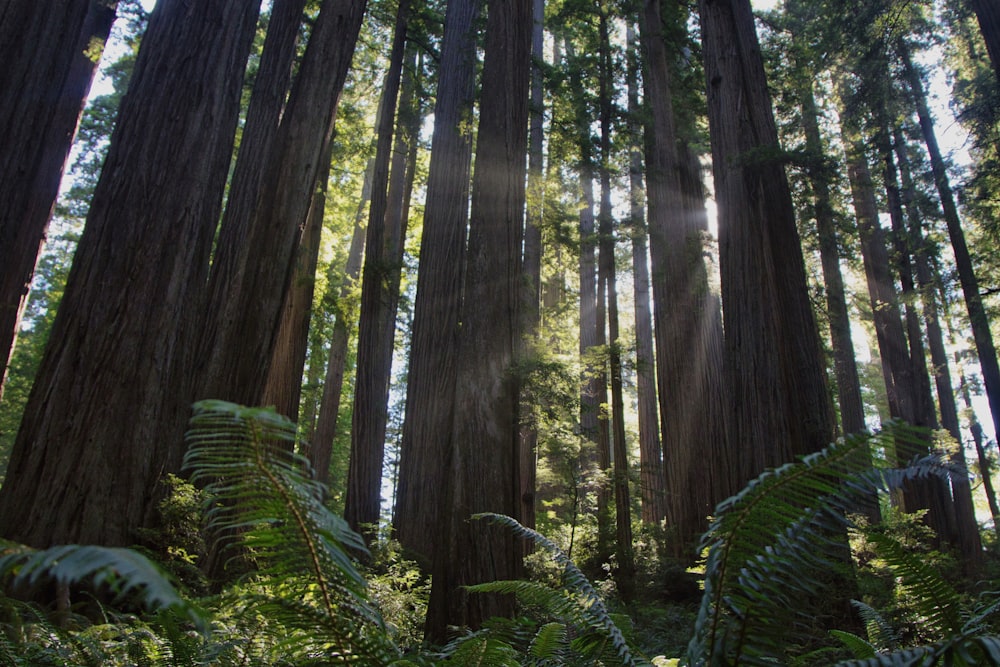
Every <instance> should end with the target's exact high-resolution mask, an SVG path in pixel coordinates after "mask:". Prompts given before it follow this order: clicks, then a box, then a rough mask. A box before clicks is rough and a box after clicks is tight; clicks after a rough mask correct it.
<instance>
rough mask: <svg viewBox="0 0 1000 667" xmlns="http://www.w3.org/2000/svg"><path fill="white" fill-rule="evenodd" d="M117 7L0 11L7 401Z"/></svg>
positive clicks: (88, 1) (51, 2)
mask: <svg viewBox="0 0 1000 667" xmlns="http://www.w3.org/2000/svg"><path fill="white" fill-rule="evenodd" d="M117 5H118V2H117V0H48V1H42V0H8V1H7V2H5V3H4V6H3V7H0V62H3V63H4V67H3V68H2V71H0V91H4V95H3V97H2V98H0V136H2V137H4V141H3V144H2V146H0V267H3V270H2V271H0V362H2V366H0V397H2V396H3V385H4V380H5V378H6V374H7V365H8V364H9V363H10V358H11V355H12V354H13V352H14V344H15V342H16V341H17V333H18V328H19V327H20V323H21V315H22V314H23V313H24V307H25V305H26V303H27V299H28V292H29V290H30V289H31V280H32V276H33V275H34V272H35V264H36V262H37V261H38V256H39V254H40V253H41V249H42V246H43V245H44V243H45V234H46V229H47V228H48V224H49V217H50V216H51V215H52V209H53V206H54V205H55V200H56V195H57V193H58V190H59V181H60V179H61V178H62V173H63V169H64V167H65V164H66V159H67V157H68V156H69V151H70V147H71V146H72V144H73V138H74V136H75V135H76V129H77V125H78V123H79V121H80V114H81V113H82V112H83V107H84V103H85V101H86V98H87V94H88V92H89V91H90V84H91V82H92V81H93V78H94V73H95V72H96V71H97V64H98V62H99V61H100V58H101V53H102V52H103V50H104V43H105V42H106V41H107V38H108V34H109V33H110V31H111V24H112V22H113V21H114V19H115V9H116V7H117Z"/></svg>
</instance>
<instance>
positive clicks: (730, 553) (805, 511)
mask: <svg viewBox="0 0 1000 667" xmlns="http://www.w3.org/2000/svg"><path fill="white" fill-rule="evenodd" d="M922 435H923V434H922V432H920V431H917V430H915V429H912V428H908V427H904V426H900V425H893V426H892V427H891V428H886V429H885V430H883V431H882V432H881V433H879V434H877V435H867V434H861V435H855V436H849V437H848V438H846V439H845V440H843V441H841V442H838V443H836V444H833V445H830V446H829V447H827V448H826V449H824V450H823V451H821V452H817V453H815V454H811V455H809V456H807V457H805V458H804V459H803V460H802V461H801V462H798V463H791V464H787V465H785V466H782V467H781V468H778V469H777V470H773V471H768V472H765V473H764V474H762V475H761V476H760V477H758V478H757V479H756V480H754V481H753V482H751V483H750V484H749V485H748V486H747V487H746V488H745V489H744V490H743V491H741V492H740V493H739V494H737V495H735V496H733V497H731V498H729V499H727V500H726V501H723V502H722V503H720V504H719V506H718V508H717V509H716V518H715V520H714V521H713V523H712V525H711V527H710V528H709V530H708V532H707V533H706V534H705V536H704V538H703V548H704V549H707V551H708V556H707V559H706V563H705V592H704V596H703V598H702V605H701V608H700V610H699V614H698V618H697V620H696V623H695V634H694V637H693V638H692V640H691V643H690V644H689V647H688V661H689V663H690V664H691V665H696V666H698V665H735V664H741V665H742V664H747V665H752V664H774V661H775V660H778V661H787V659H788V656H787V653H788V651H789V646H792V645H795V644H796V643H798V642H805V641H808V640H809V638H810V632H809V631H808V627H809V624H810V621H811V617H812V613H811V610H810V609H809V607H808V605H807V604H806V601H807V600H808V599H810V598H814V597H816V596H818V595H819V594H821V592H822V591H821V589H820V588H819V585H818V583H817V582H818V581H819V580H820V579H821V576H819V575H820V574H821V573H824V572H827V571H829V570H831V569H837V568H840V567H842V566H843V563H844V555H845V548H846V547H845V541H844V539H843V535H844V530H845V526H846V518H845V517H846V515H847V513H848V512H849V511H850V510H852V509H853V507H854V506H856V504H857V503H860V502H864V501H866V500H867V499H869V498H870V496H871V494H872V493H874V492H875V491H877V490H888V489H892V488H897V487H898V486H899V485H901V484H902V483H903V482H904V481H906V480H910V479H914V478H918V477H925V476H928V475H933V474H947V473H949V472H950V470H949V469H948V468H947V466H945V465H944V464H942V463H941V462H940V461H939V460H938V459H936V458H930V457H928V458H924V459H921V460H917V461H915V462H914V463H913V464H912V465H910V466H908V467H907V468H905V469H901V470H882V469H875V468H872V467H871V465H870V461H871V450H872V448H883V449H890V448H896V451H899V450H900V448H904V447H907V446H912V447H914V448H916V447H918V446H919V445H920V444H922V443H923V440H922Z"/></svg>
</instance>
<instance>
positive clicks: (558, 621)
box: [468, 513, 642, 667]
mask: <svg viewBox="0 0 1000 667" xmlns="http://www.w3.org/2000/svg"><path fill="white" fill-rule="evenodd" d="M473 519H477V520H487V521H490V522H492V523H497V524H500V525H502V526H505V527H506V528H508V529H509V530H511V531H513V532H514V534H515V535H517V536H518V537H521V538H525V539H529V540H531V541H532V542H534V544H535V545H536V546H538V547H541V548H542V549H544V550H545V551H546V552H547V553H548V554H549V556H550V557H551V558H552V559H553V560H554V561H555V562H556V563H557V564H558V565H559V566H560V567H561V568H562V577H561V585H560V586H559V587H558V588H555V587H552V586H549V585H546V584H544V583H537V582H532V581H496V582H490V583H486V584H478V585H476V586H470V587H469V588H468V590H469V592H472V593H504V594H512V595H516V596H517V598H518V600H519V601H520V602H521V603H522V604H524V605H526V606H529V607H535V608H537V609H539V610H541V612H542V613H543V614H544V616H545V617H552V618H554V619H555V621H554V623H555V625H553V622H550V623H546V624H544V625H542V626H541V627H540V628H539V629H538V631H537V633H536V634H535V636H534V638H533V639H532V641H531V651H530V654H531V656H532V659H533V660H537V662H531V663H528V664H537V665H549V664H567V662H565V656H567V655H573V656H577V657H578V659H584V660H601V661H602V664H620V665H623V666H625V667H631V666H633V665H638V664H642V663H640V661H639V660H638V659H637V658H636V657H634V656H633V655H632V650H631V649H630V648H629V645H628V643H627V642H626V640H625V637H624V635H623V634H622V632H621V630H620V629H619V627H618V625H617V624H616V622H615V619H614V618H613V617H612V615H611V613H610V612H609V611H608V609H607V607H606V606H605V604H604V600H603V599H602V597H601V596H600V595H599V594H598V592H597V591H596V590H595V589H594V587H593V585H592V584H591V583H590V581H589V580H588V579H587V577H586V576H585V575H584V574H583V572H581V571H580V569H579V568H578V567H577V566H576V565H575V564H574V563H573V561H572V560H571V559H570V558H569V557H567V556H566V554H565V553H563V551H562V550H561V549H560V548H559V547H558V546H556V544H555V543H554V542H552V541H551V540H549V539H548V538H547V537H545V536H544V535H541V534H540V533H538V532H536V531H534V530H532V529H530V528H526V527H524V526H522V525H521V524H520V523H518V522H517V521H515V520H514V519H512V518H510V517H507V516H503V515H500V514H489V513H485V514H476V515H474V516H473ZM473 637H474V638H475V639H470V641H480V638H479V636H477V635H473ZM560 656H561V657H560ZM570 664H572V663H570Z"/></svg>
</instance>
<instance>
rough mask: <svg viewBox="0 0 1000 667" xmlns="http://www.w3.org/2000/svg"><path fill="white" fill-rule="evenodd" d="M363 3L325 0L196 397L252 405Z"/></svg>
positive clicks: (210, 337)
mask: <svg viewBox="0 0 1000 667" xmlns="http://www.w3.org/2000/svg"><path fill="white" fill-rule="evenodd" d="M366 5H367V2H366V0H325V1H324V3H323V5H322V8H321V9H320V13H319V16H318V18H317V19H316V23H315V25H314V26H313V30H312V33H311V35H310V37H309V44H308V46H307V47H306V52H305V55H304V56H303V59H302V64H301V66H300V68H299V73H298V76H297V77H296V80H295V82H294V84H293V85H292V90H291V94H290V96H289V99H288V104H287V105H286V108H285V111H284V113H283V114H282V119H281V124H280V125H279V127H278V130H277V136H276V137H275V139H274V147H273V149H272V150H271V152H270V156H269V157H268V158H267V159H266V160H264V162H263V164H262V165H260V168H262V169H264V177H263V179H262V180H261V183H262V186H261V189H260V193H259V195H258V198H257V203H256V206H255V208H254V210H253V217H252V220H251V221H250V225H249V228H248V231H247V235H246V243H245V251H246V258H245V260H244V259H241V260H240V263H239V265H240V266H245V267H246V270H245V271H244V272H243V274H242V275H238V276H237V277H236V278H235V279H234V280H233V281H232V282H231V283H230V285H229V289H228V291H227V293H226V295H225V297H224V298H223V299H221V300H218V301H214V302H213V303H215V304H216V307H214V308H213V309H212V310H211V311H210V313H209V315H208V317H207V323H206V327H205V330H206V333H205V336H204V339H205V342H206V347H205V350H206V352H205V355H204V361H203V363H204V364H205V369H206V370H205V372H204V373H203V380H202V382H201V386H200V391H199V395H200V397H211V398H221V399H225V400H231V401H234V402H236V403H243V404H246V405H256V404H258V403H259V402H260V398H261V394H262V392H263V389H264V379H265V378H266V376H267V370H268V366H269V363H270V359H271V352H272V348H273V346H274V340H275V336H276V335H277V331H278V326H279V324H280V322H281V312H282V308H283V306H284V303H285V297H286V295H287V292H288V286H289V284H290V283H291V276H292V270H293V267H294V261H293V259H294V256H295V249H296V248H297V247H298V246H299V242H300V239H301V236H302V229H303V227H304V226H305V222H306V217H307V215H308V212H309V205H310V203H311V202H312V194H313V191H314V188H315V185H316V179H317V176H318V174H319V169H320V164H321V163H322V161H323V156H325V155H326V154H327V148H328V146H329V142H330V138H331V136H332V133H333V123H334V119H335V118H336V114H337V105H338V103H339V101H340V93H341V91H342V90H343V87H344V81H345V80H346V78H347V70H348V67H349V66H350V63H351V57H352V55H353V54H354V46H355V43H356V41H357V37H358V32H359V30H360V28H361V20H362V18H363V17H364V13H365V7H366Z"/></svg>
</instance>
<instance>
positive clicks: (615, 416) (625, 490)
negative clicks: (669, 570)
mask: <svg viewBox="0 0 1000 667" xmlns="http://www.w3.org/2000/svg"><path fill="white" fill-rule="evenodd" d="M600 13H601V14H600V18H599V24H598V25H599V27H598V30H599V33H600V58H601V64H600V67H599V70H600V83H599V97H600V107H601V118H600V120H601V167H600V177H601V206H600V210H599V213H598V218H599V220H600V224H599V229H598V233H599V244H600V252H601V254H600V268H599V271H600V274H601V281H602V282H603V283H604V284H605V285H606V288H607V300H608V361H609V370H610V376H611V427H612V428H611V444H612V465H613V478H612V480H613V484H612V486H613V488H614V494H615V555H616V557H617V565H618V568H617V570H616V571H615V582H616V584H617V586H618V594H619V595H620V596H621V597H622V599H623V600H624V601H626V602H628V601H631V600H632V599H633V597H634V596H635V555H634V548H633V545H632V509H631V504H632V503H631V499H630V493H629V475H628V447H627V445H626V443H625V400H624V397H623V391H622V357H621V342H620V340H619V338H620V333H619V321H618V320H619V318H618V279H617V275H616V271H615V234H614V219H613V213H612V210H611V170H610V164H611V157H612V156H611V123H612V120H613V118H612V114H613V108H612V99H611V87H612V76H613V75H614V70H613V68H612V64H611V39H610V35H609V31H608V6H607V4H604V3H602V7H601V9H600ZM601 326H603V323H601Z"/></svg>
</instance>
